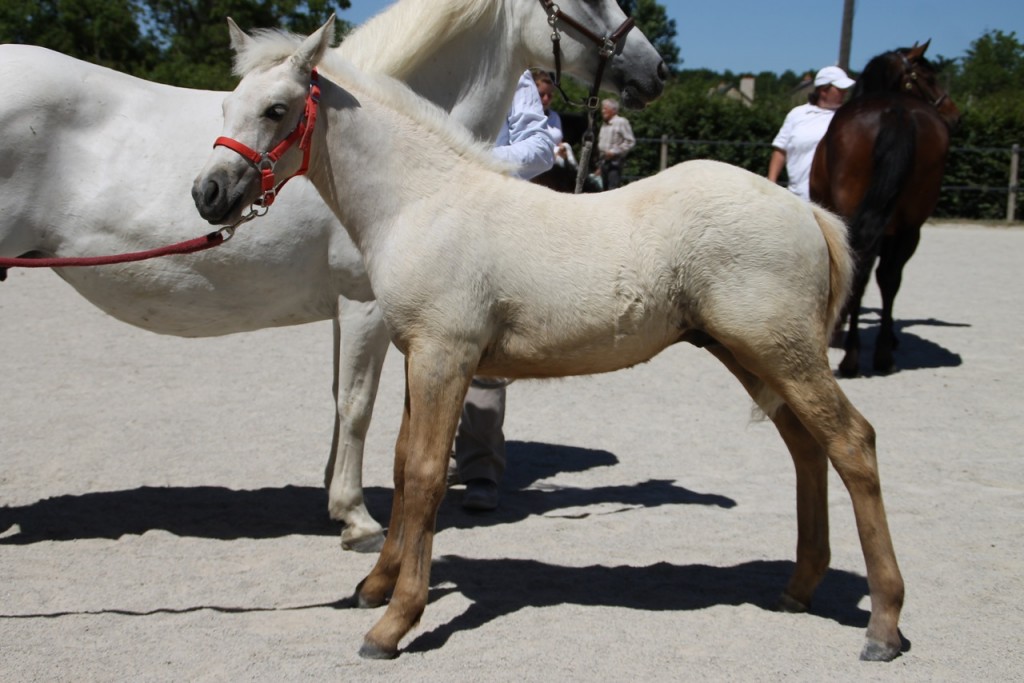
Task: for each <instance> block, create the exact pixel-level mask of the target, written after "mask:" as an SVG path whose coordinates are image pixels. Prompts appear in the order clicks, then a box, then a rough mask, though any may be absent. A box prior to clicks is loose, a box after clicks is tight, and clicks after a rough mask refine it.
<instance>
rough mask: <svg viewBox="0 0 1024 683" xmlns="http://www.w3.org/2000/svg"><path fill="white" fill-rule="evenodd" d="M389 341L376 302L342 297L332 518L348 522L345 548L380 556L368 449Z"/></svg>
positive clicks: (328, 481) (330, 479)
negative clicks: (368, 492)
mask: <svg viewBox="0 0 1024 683" xmlns="http://www.w3.org/2000/svg"><path fill="white" fill-rule="evenodd" d="M388 344H390V340H389V338H388V334H387V329H386V328H385V327H384V320H383V318H382V317H381V313H380V308H379V307H378V306H377V303H376V302H375V301H370V302H361V301H349V300H348V299H344V298H341V297H339V301H338V314H337V317H336V318H335V320H334V400H335V403H336V404H337V413H336V414H335V420H334V438H333V440H332V443H331V457H330V459H329V460H328V461H327V470H326V472H325V475H324V483H325V485H326V487H327V509H328V512H329V513H330V515H331V519H336V520H339V521H342V522H344V523H345V528H344V529H342V531H341V547H342V548H344V549H345V550H356V551H359V552H377V551H378V550H380V548H381V545H382V544H383V543H384V530H383V529H382V528H381V526H380V524H379V523H377V521H376V520H375V519H374V518H373V517H371V516H370V513H369V511H368V510H367V509H366V504H365V502H364V501H363V448H364V446H365V443H366V431H367V429H369V427H370V417H371V416H372V414H373V401H374V399H375V398H376V396H377V386H378V384H379V383H380V372H381V367H382V366H383V365H384V356H385V355H386V354H387V350H388Z"/></svg>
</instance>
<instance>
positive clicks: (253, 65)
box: [233, 0, 512, 173]
mask: <svg viewBox="0 0 1024 683" xmlns="http://www.w3.org/2000/svg"><path fill="white" fill-rule="evenodd" d="M473 1H476V0H473ZM251 37H252V40H250V41H248V42H246V44H245V45H243V46H242V47H241V48H240V49H239V50H238V52H236V54H235V64H234V69H233V71H234V73H235V75H236V76H240V77H243V76H245V75H246V74H247V73H249V72H250V71H254V70H264V69H269V68H271V67H274V66H276V65H278V64H281V63H283V62H284V61H285V60H286V59H288V58H290V57H291V55H292V54H294V53H295V51H296V50H297V49H298V47H299V46H300V45H301V44H302V41H303V40H305V36H300V35H297V34H294V33H289V32H288V31H283V30H280V29H257V30H255V31H253V33H252V36H251ZM317 69H318V71H319V72H320V74H321V75H322V76H324V77H326V78H328V79H329V80H331V81H335V82H337V83H338V85H340V86H342V87H343V88H345V89H346V90H350V91H352V92H353V93H355V94H358V95H360V96H362V97H364V98H366V99H368V100H372V101H374V102H377V103H379V104H381V105H383V106H384V107H386V108H388V109H391V110H393V111H394V112H396V113H397V114H398V115H400V116H403V117H405V118H407V119H409V120H411V121H413V122H414V123H415V125H416V126H417V127H422V128H423V129H424V130H425V131H426V132H430V133H433V134H434V135H435V136H436V137H437V138H438V139H440V140H441V141H442V142H443V144H445V145H447V146H448V147H450V148H451V149H452V151H453V152H454V153H456V154H458V155H459V156H462V157H464V158H468V159H472V160H474V161H475V162H476V163H478V164H481V165H483V166H485V167H487V168H490V169H492V170H495V171H498V172H499V173H509V172H511V171H512V168H511V166H510V165H509V164H506V163H505V162H502V161H500V160H498V159H497V158H495V157H494V156H493V155H492V154H491V150H490V145H487V144H484V143H482V142H480V141H479V140H478V139H477V138H475V137H474V136H473V134H472V133H471V132H470V131H469V129H468V128H466V127H464V126H462V125H461V124H459V123H457V122H456V121H454V120H452V119H451V118H450V117H449V116H448V112H446V111H445V110H444V109H442V108H440V107H438V106H437V105H436V104H434V103H433V102H431V101H430V100H427V99H425V98H423V97H420V96H419V95H418V94H416V93H415V92H413V90H411V89H410V88H409V86H407V85H406V84H405V83H403V82H401V81H399V80H397V79H395V78H392V77H390V76H385V75H382V74H377V73H367V72H365V71H361V70H359V69H357V68H356V67H355V66H354V65H353V64H352V63H351V62H349V61H348V60H347V59H345V58H344V57H343V56H341V55H340V54H338V53H337V51H334V50H328V51H327V52H326V53H325V54H324V56H323V58H322V59H321V61H320V64H318V65H317Z"/></svg>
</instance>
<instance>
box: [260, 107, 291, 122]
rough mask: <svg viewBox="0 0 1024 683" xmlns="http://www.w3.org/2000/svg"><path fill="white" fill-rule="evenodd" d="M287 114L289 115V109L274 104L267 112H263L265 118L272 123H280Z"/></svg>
mask: <svg viewBox="0 0 1024 683" xmlns="http://www.w3.org/2000/svg"><path fill="white" fill-rule="evenodd" d="M286 113H288V107H286V106H285V105H283V104H273V105H271V106H269V107H267V110H266V111H265V112H263V116H265V117H266V118H268V119H270V120H271V121H280V120H281V119H283V118H284V115H285V114H286Z"/></svg>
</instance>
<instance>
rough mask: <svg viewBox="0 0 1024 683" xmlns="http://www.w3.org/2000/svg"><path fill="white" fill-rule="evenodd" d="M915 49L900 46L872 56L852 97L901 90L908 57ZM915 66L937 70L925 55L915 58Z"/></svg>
mask: <svg viewBox="0 0 1024 683" xmlns="http://www.w3.org/2000/svg"><path fill="white" fill-rule="evenodd" d="M913 49H914V48H912V47H899V48H896V49H895V50H889V51H888V52H883V53H882V54H880V55H875V56H874V57H872V58H871V60H870V61H868V64H867V66H865V67H864V71H862V72H861V74H860V76H859V77H858V78H857V84H856V85H855V86H854V87H853V94H852V95H851V99H853V98H857V97H860V96H861V95H867V94H870V93H877V92H895V91H897V90H899V89H900V84H901V81H902V79H903V76H904V74H905V73H906V68H905V60H906V57H907V55H908V54H909V53H910V51H911V50H913ZM914 66H915V67H919V68H921V69H922V70H923V71H927V72H929V73H933V74H934V73H935V72H936V71H937V69H936V68H935V65H934V64H932V63H931V62H930V61H928V59H927V58H926V57H924V56H923V55H922V56H920V57H918V58H917V59H915V60H914Z"/></svg>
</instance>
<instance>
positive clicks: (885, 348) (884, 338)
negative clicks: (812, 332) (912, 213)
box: [874, 226, 921, 373]
mask: <svg viewBox="0 0 1024 683" xmlns="http://www.w3.org/2000/svg"><path fill="white" fill-rule="evenodd" d="M920 241H921V228H920V226H918V227H917V228H915V229H906V230H899V231H897V232H896V233H895V234H893V235H891V236H887V237H885V238H884V239H883V241H882V251H881V253H880V254H879V258H878V269H877V270H876V271H875V279H876V280H877V282H878V289H879V291H880V292H881V294H882V321H881V324H880V325H879V327H878V339H877V341H876V342H875V357H874V369H875V372H879V373H889V372H892V369H893V367H894V365H895V361H894V359H893V350H894V349H895V348H896V347H897V345H898V342H897V339H896V331H895V330H894V324H893V316H892V309H893V302H895V301H896V293H897V292H899V291H900V285H901V284H902V283H903V267H904V266H905V265H907V261H909V260H910V257H911V256H913V255H914V252H915V251H916V250H917V245H918V243H919V242H920Z"/></svg>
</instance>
